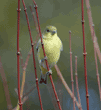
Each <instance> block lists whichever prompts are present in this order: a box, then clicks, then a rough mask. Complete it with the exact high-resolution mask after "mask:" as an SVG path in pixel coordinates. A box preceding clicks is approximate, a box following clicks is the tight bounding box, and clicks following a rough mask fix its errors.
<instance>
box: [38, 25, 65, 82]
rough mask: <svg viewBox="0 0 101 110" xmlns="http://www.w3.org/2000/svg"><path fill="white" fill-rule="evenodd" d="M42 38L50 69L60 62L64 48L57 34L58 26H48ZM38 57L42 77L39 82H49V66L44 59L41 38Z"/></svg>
mask: <svg viewBox="0 0 101 110" xmlns="http://www.w3.org/2000/svg"><path fill="white" fill-rule="evenodd" d="M42 40H43V44H44V49H45V53H46V56H47V61H48V65H49V69H50V70H51V68H52V67H53V66H54V65H55V64H56V63H57V62H58V60H59V58H60V53H61V51H62V50H63V45H62V41H61V40H60V38H59V37H58V35H57V28H56V27H55V26H47V27H46V29H45V30H44V32H43V34H42ZM36 49H37V57H38V61H39V66H40V70H41V78H40V81H39V83H40V84H41V83H44V84H47V74H46V73H47V72H48V70H47V67H46V63H45V59H44V54H43V49H42V46H41V39H39V41H38V43H37V47H36Z"/></svg>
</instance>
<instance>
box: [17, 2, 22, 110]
mask: <svg viewBox="0 0 101 110" xmlns="http://www.w3.org/2000/svg"><path fill="white" fill-rule="evenodd" d="M20 11H21V9H20V0H18V9H17V12H18V16H17V17H18V18H17V77H18V98H19V108H20V110H22V103H21V96H20V68H19V57H20V51H19V30H20V29H19V27H20V25H19V24H20Z"/></svg>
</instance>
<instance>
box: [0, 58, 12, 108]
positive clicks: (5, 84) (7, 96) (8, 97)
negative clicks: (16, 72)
mask: <svg viewBox="0 0 101 110" xmlns="http://www.w3.org/2000/svg"><path fill="white" fill-rule="evenodd" d="M0 73H1V78H2V81H3V87H4V91H5V97H6V101H7V108H8V110H12V104H11V100H10V95H9V90H8V85H7V79H6V75H5V72H4V69H3V65H2V62H1V56H0Z"/></svg>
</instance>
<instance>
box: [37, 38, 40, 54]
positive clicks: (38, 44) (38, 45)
mask: <svg viewBox="0 0 101 110" xmlns="http://www.w3.org/2000/svg"><path fill="white" fill-rule="evenodd" d="M40 46H41V39H39V41H38V43H37V46H36V50H37V52H38V49H39V47H40Z"/></svg>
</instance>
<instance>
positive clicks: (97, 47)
mask: <svg viewBox="0 0 101 110" xmlns="http://www.w3.org/2000/svg"><path fill="white" fill-rule="evenodd" d="M85 2H86V7H87V14H88V20H89V27H90V31H91V37H92V40H93V27H92V24H94V23H93V19H92V13H91V7H90V3H89V0H85ZM94 33H95V32H94ZM94 36H95V37H94V41H95V48H96V52H97V55H98V58H99V61H100V64H101V52H100V48H99V45H98V42H97V37H96V35H94Z"/></svg>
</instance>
